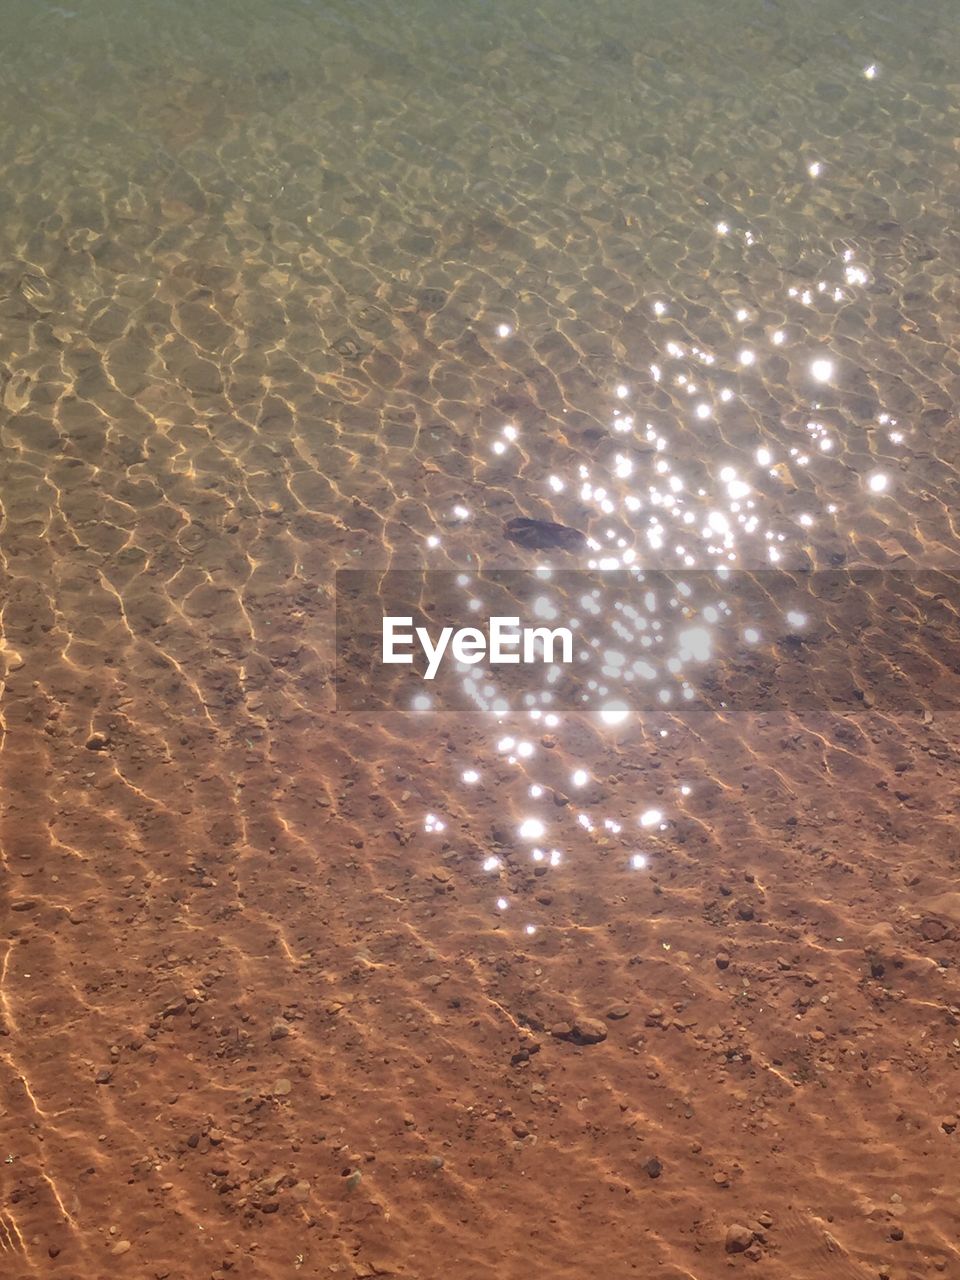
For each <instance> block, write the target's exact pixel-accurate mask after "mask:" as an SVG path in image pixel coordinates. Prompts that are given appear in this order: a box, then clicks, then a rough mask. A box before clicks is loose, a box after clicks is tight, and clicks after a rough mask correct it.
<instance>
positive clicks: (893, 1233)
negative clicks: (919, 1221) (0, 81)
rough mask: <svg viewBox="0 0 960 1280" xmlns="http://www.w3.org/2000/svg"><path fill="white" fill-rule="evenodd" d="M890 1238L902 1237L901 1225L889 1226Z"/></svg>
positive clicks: (897, 1238) (900, 1238)
mask: <svg viewBox="0 0 960 1280" xmlns="http://www.w3.org/2000/svg"><path fill="white" fill-rule="evenodd" d="M890 1239H891V1240H902V1239H903V1227H891V1228H890Z"/></svg>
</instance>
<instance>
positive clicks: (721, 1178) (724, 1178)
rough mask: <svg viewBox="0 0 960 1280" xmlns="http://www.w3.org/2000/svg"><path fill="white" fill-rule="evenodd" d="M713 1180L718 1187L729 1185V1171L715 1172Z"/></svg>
mask: <svg viewBox="0 0 960 1280" xmlns="http://www.w3.org/2000/svg"><path fill="white" fill-rule="evenodd" d="M713 1180H714V1182H715V1183H716V1184H717V1186H718V1187H729V1185H730V1175H729V1173H723V1172H722V1171H720V1172H717V1173H715V1174H714V1175H713Z"/></svg>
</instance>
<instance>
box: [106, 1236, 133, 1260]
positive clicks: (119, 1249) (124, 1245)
mask: <svg viewBox="0 0 960 1280" xmlns="http://www.w3.org/2000/svg"><path fill="white" fill-rule="evenodd" d="M132 1248H133V1245H132V1244H131V1243H130V1241H129V1240H118V1241H117V1243H116V1244H115V1245H114V1246H113V1248H112V1249H111V1250H110V1252H111V1253H112V1254H113V1256H114V1257H115V1258H119V1257H120V1255H121V1254H124V1253H129V1252H130V1250H131V1249H132Z"/></svg>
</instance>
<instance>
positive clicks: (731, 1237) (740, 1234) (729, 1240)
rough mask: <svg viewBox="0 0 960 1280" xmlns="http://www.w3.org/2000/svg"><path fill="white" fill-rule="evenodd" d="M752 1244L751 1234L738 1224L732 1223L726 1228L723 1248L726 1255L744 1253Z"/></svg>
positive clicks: (747, 1228)
mask: <svg viewBox="0 0 960 1280" xmlns="http://www.w3.org/2000/svg"><path fill="white" fill-rule="evenodd" d="M752 1244H753V1232H752V1231H751V1230H750V1228H749V1227H745V1226H744V1225H743V1224H742V1223H740V1222H733V1223H731V1224H730V1226H729V1227H727V1236H726V1240H725V1241H724V1246H723V1247H724V1248H725V1249H726V1251H727V1253H746V1251H747V1250H748V1249H749V1248H750V1246H751V1245H752Z"/></svg>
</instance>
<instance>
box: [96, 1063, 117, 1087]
mask: <svg viewBox="0 0 960 1280" xmlns="http://www.w3.org/2000/svg"><path fill="white" fill-rule="evenodd" d="M93 1079H94V1082H95V1083H96V1084H109V1083H110V1081H111V1080H112V1079H113V1072H112V1071H111V1069H110V1068H109V1067H101V1068H100V1070H99V1071H98V1072H97V1074H96V1075H95V1076H94V1077H93Z"/></svg>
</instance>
